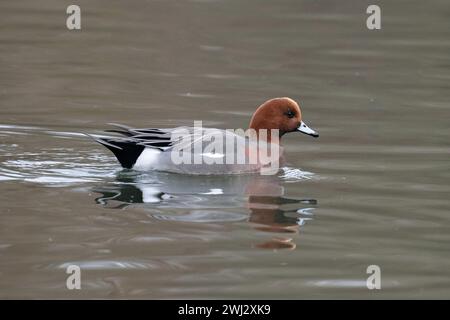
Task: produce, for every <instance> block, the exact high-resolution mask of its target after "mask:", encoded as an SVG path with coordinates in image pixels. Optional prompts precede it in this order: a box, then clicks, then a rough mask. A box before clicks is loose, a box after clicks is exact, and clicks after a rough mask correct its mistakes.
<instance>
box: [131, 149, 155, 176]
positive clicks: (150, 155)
mask: <svg viewBox="0 0 450 320" xmlns="http://www.w3.org/2000/svg"><path fill="white" fill-rule="evenodd" d="M161 152H162V151H161V150H158V149H153V148H145V149H144V150H142V153H141V155H140V156H139V157H138V158H137V160H136V163H135V164H134V166H133V169H134V170H141V171H144V170H151V169H153V168H154V165H155V163H156V160H157V159H158V155H159V154H160V153H161Z"/></svg>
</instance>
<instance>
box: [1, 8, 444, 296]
mask: <svg viewBox="0 0 450 320" xmlns="http://www.w3.org/2000/svg"><path fill="white" fill-rule="evenodd" d="M76 3H77V4H78V5H80V7H81V10H82V30H81V31H69V30H67V29H66V26H65V20H66V17H67V15H66V13H65V10H66V6H67V4H68V3H67V2H64V1H63V2H61V1H57V0H41V1H31V0H27V1H2V2H1V3H0V12H1V16H2V18H1V20H0V203H1V204H0V226H1V232H0V257H1V258H0V297H1V298H164V299H166V298H181V299H184V298H284V299H300V298H369V299H381V298H447V299H448V298H450V203H449V198H450V197H449V193H450V184H449V182H450V170H449V169H450V162H449V160H450V158H449V156H450V143H449V133H450V126H449V120H450V20H449V15H450V4H449V3H448V1H447V0H440V1H426V2H425V1H395V3H394V2H393V1H374V3H377V4H379V5H380V6H381V9H382V29H381V30H379V31H369V30H368V29H367V28H366V18H367V14H366V8H367V6H368V5H369V4H372V2H369V1H359V0H358V1H357V0H351V1H350V0H349V1H331V0H330V1H325V0H320V1H306V0H305V1H298V0H291V1H287V0H283V1H271V2H269V1H264V2H261V1H256V0H252V1H238V0H235V1H231V0H221V1H220V0H217V1H208V0H205V1H199V0H198V1H143V0H139V1H138V0H130V1H118V0H116V1H110V0H108V1H106V0H105V1H87V0H79V1H76ZM277 96H289V97H292V98H294V99H296V100H298V101H300V103H301V106H302V109H303V116H304V120H305V121H306V122H307V123H308V124H309V125H310V126H311V127H312V128H314V129H316V130H317V131H319V133H320V138H319V139H313V138H310V137H308V136H305V135H301V134H290V135H288V136H286V137H285V138H284V145H285V148H286V152H287V160H288V165H287V166H286V167H283V168H282V170H280V172H279V174H277V175H276V176H260V175H243V176H229V177H227V176H218V177H204V176H203V177H201V176H197V177H192V176H183V175H177V174H169V173H155V172H148V173H138V172H133V171H122V170H121V168H120V166H119V165H118V163H117V162H116V160H115V158H114V156H113V155H112V154H111V153H110V152H109V151H108V150H106V149H104V148H103V147H101V146H100V145H98V144H96V143H95V142H93V141H92V140H90V139H89V138H87V137H85V136H83V135H82V133H84V132H88V133H93V134H99V133H101V131H102V130H104V129H108V128H109V127H108V125H107V123H109V122H116V123H123V124H126V125H130V126H135V127H147V126H148V127H149V126H151V127H173V126H180V125H193V121H194V120H203V125H204V126H211V127H218V128H246V126H247V125H248V122H249V119H250V116H251V114H252V113H253V111H254V110H255V108H256V107H257V106H258V105H259V104H261V103H262V102H263V101H265V100H267V99H269V98H272V97H277ZM71 264H76V265H79V266H80V267H81V270H82V271H81V272H82V273H81V285H82V289H81V290H68V289H67V288H66V278H67V276H68V275H67V274H66V268H67V266H69V265H71ZM369 265H378V266H379V267H380V269H381V284H382V289H381V290H368V289H367V287H366V279H367V277H368V276H369V275H368V274H367V273H366V269H367V267H368V266H369Z"/></svg>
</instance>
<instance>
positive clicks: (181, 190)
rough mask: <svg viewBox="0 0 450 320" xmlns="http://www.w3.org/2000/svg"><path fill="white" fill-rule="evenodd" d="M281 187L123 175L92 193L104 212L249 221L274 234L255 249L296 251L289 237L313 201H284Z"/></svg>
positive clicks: (228, 179)
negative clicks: (132, 210) (134, 210)
mask: <svg viewBox="0 0 450 320" xmlns="http://www.w3.org/2000/svg"><path fill="white" fill-rule="evenodd" d="M281 182H282V180H281V178H280V177H278V176H261V175H239V176H186V175H179V174H172V173H164V172H151V173H145V174H142V173H137V172H134V171H126V170H125V171H121V172H120V173H119V174H118V175H117V178H116V181H114V183H112V184H109V185H105V186H102V187H97V188H94V190H93V191H94V192H97V193H100V194H101V196H99V197H97V198H96V199H95V201H96V202H97V203H99V204H102V205H103V206H105V207H108V208H116V209H123V208H125V207H129V206H138V207H148V208H153V209H154V208H158V209H167V210H159V211H160V212H164V214H161V213H158V214H156V213H152V214H151V216H152V217H153V218H156V219H161V220H175V221H186V222H225V221H249V222H250V223H252V227H253V228H254V229H256V230H259V231H263V232H268V233H273V234H274V236H273V237H272V238H271V239H270V240H269V241H265V242H263V243H259V244H257V245H256V246H257V247H260V248H268V249H283V248H287V249H294V248H295V247H296V244H295V243H294V242H293V239H292V237H289V234H294V233H298V232H299V230H300V228H301V227H302V226H303V225H304V224H305V223H306V222H307V221H308V220H311V219H312V211H313V210H314V206H316V205H317V201H316V200H314V199H296V198H289V197H286V196H285V195H284V193H285V191H284V187H283V186H282V185H281ZM211 208H214V209H211ZM180 212H182V213H181V214H180ZM249 212H250V214H249Z"/></svg>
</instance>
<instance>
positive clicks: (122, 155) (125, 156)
mask: <svg viewBox="0 0 450 320" xmlns="http://www.w3.org/2000/svg"><path fill="white" fill-rule="evenodd" d="M90 137H91V138H93V139H94V140H95V141H97V142H98V143H100V144H101V145H103V146H105V147H106V148H108V149H109V150H111V151H112V153H114V155H115V156H116V158H117V160H119V162H120V164H121V165H122V167H124V168H127V169H131V168H132V167H133V165H134V164H135V163H136V160H137V158H139V156H140V155H141V153H142V151H143V150H144V149H145V146H143V145H139V144H137V142H136V141H134V140H133V139H126V138H97V137H93V136H90Z"/></svg>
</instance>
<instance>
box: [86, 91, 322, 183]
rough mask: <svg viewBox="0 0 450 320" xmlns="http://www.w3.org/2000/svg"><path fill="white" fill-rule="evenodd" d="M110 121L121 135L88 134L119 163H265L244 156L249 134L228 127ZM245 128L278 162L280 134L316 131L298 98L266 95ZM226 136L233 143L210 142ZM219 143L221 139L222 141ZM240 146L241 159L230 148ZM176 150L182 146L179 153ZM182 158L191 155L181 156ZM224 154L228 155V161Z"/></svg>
mask: <svg viewBox="0 0 450 320" xmlns="http://www.w3.org/2000/svg"><path fill="white" fill-rule="evenodd" d="M112 125H114V126H115V127H116V129H112V130H106V131H107V132H114V133H118V134H120V135H121V136H120V137H119V136H114V137H111V136H109V137H104V136H102V137H99V136H91V137H92V138H93V139H95V140H96V141H97V142H99V143H100V144H102V145H103V146H105V147H106V148H108V149H109V150H110V151H112V153H113V154H114V155H115V156H116V158H117V160H118V161H119V162H120V164H121V165H122V167H124V168H127V169H133V170H140V171H146V170H158V171H168V172H176V173H185V174H239V173H250V172H256V171H258V170H261V167H267V163H261V161H259V160H258V161H257V162H256V163H254V162H249V161H248V157H249V137H248V136H243V135H240V134H237V133H236V132H232V131H230V130H223V129H215V128H201V127H200V128H198V127H196V126H195V125H194V127H176V128H131V127H128V126H124V125H119V124H112ZM252 130H253V131H252ZM249 131H251V132H254V133H256V137H257V138H258V143H257V144H256V150H260V149H261V148H266V149H267V148H268V149H270V152H269V154H270V155H272V156H273V155H274V154H276V155H277V158H276V159H275V161H274V160H273V159H272V164H271V165H273V163H274V162H276V163H277V164H278V161H279V159H280V158H282V153H283V151H282V147H281V146H280V144H279V140H280V138H281V137H282V136H284V135H285V134H287V133H289V132H302V133H304V134H307V135H310V136H313V137H318V136H319V134H318V133H317V132H316V131H314V130H313V129H311V128H309V127H308V126H307V125H306V124H305V123H304V122H303V121H302V113H301V110H300V107H299V105H298V103H297V102H295V101H294V100H293V99H291V98H287V97H283V98H274V99H270V100H268V101H266V102H264V103H263V104H262V105H260V106H259V107H258V108H257V109H256V111H255V113H254V114H253V116H252V118H251V120H250V124H249ZM230 140H233V141H234V144H233V146H232V149H226V148H225V147H224V148H223V150H219V151H218V150H217V143H216V146H215V147H216V148H214V147H211V141H215V142H217V141H222V142H223V141H230ZM208 143H209V145H208ZM224 144H226V143H222V144H221V145H224ZM273 147H275V148H273ZM187 149H188V152H186V150H187ZM250 149H251V148H250ZM230 150H231V151H230ZM240 150H243V151H244V154H245V155H246V156H247V158H246V160H245V161H244V162H236V159H237V158H236V156H235V154H234V153H239V151H240ZM274 150H275V151H277V152H274ZM279 150H280V151H279ZM180 151H183V152H184V153H183V155H182V156H180V154H179V153H180ZM278 151H279V152H278ZM186 155H187V157H186ZM230 155H231V157H229V156H230ZM238 157H239V156H238ZM175 159H176V161H175ZM186 159H194V161H192V162H189V161H182V160H186ZM229 159H231V161H228V160H229Z"/></svg>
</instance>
